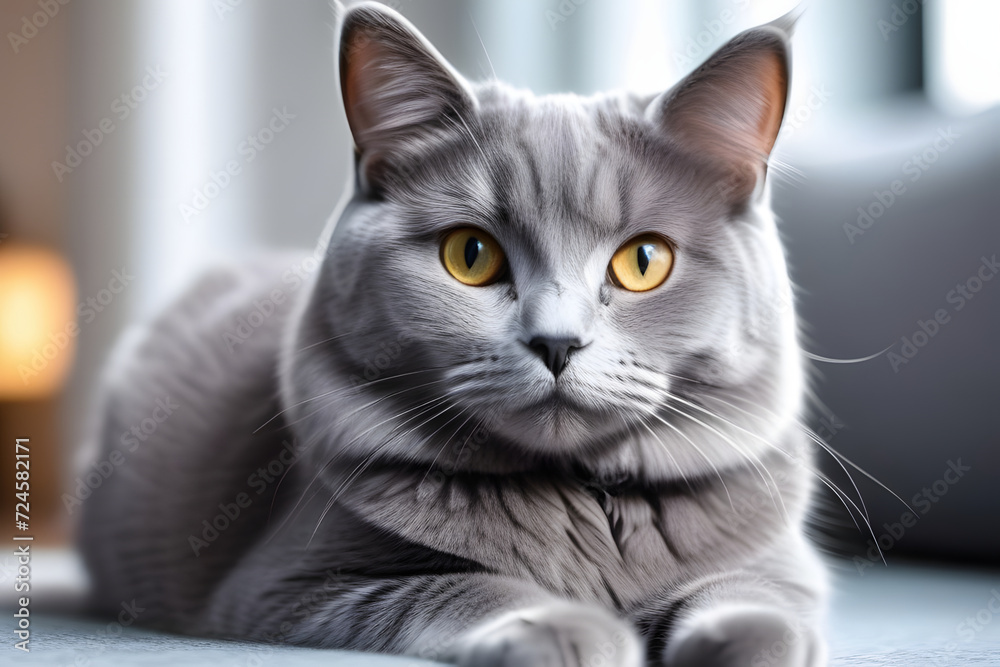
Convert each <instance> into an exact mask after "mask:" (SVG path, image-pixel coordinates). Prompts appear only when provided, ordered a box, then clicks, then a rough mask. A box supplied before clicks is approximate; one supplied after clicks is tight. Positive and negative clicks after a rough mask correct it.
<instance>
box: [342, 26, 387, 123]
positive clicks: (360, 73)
mask: <svg viewBox="0 0 1000 667" xmlns="http://www.w3.org/2000/svg"><path fill="white" fill-rule="evenodd" d="M378 51H379V49H378V46H377V44H376V40H374V39H372V38H371V37H370V36H369V35H367V34H366V33H365V32H364V31H358V32H357V33H356V34H355V35H352V36H351V41H350V44H349V45H348V48H347V58H346V59H345V61H344V63H345V67H344V70H343V72H342V77H343V84H342V85H343V94H344V109H345V111H346V112H347V123H348V125H350V127H351V132H352V133H353V134H354V136H355V137H358V136H359V134H363V133H364V132H365V130H367V129H368V128H370V127H372V126H373V125H374V124H375V123H376V122H377V119H376V118H374V117H373V115H374V114H373V110H372V109H371V108H369V105H367V104H365V103H364V99H365V97H366V95H365V92H366V91H365V90H364V89H363V87H364V86H365V85H366V82H365V71H368V72H369V73H370V72H371V66H372V64H373V63H374V62H375V61H376V60H377V59H378V58H379V56H380V54H379V53H378ZM369 76H370V74H369ZM367 85H368V86H371V85H372V82H370V81H369V82H367ZM367 92H368V93H369V94H370V93H371V91H367Z"/></svg>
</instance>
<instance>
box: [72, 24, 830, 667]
mask: <svg viewBox="0 0 1000 667" xmlns="http://www.w3.org/2000/svg"><path fill="white" fill-rule="evenodd" d="M341 25H342V28H341V40H340V48H339V71H340V81H341V88H342V92H343V98H344V104H345V108H346V110H347V116H348V121H349V124H350V128H351V131H352V134H353V136H354V141H355V144H356V147H357V150H356V155H355V162H356V167H357V168H356V178H355V181H354V183H353V187H352V188H351V192H350V193H349V196H348V197H347V198H346V199H345V201H344V203H343V204H342V205H341V207H340V209H339V211H338V212H337V213H336V214H335V215H334V217H333V219H332V222H333V224H332V225H331V227H330V229H329V230H328V233H327V235H326V236H325V237H324V240H323V242H322V243H321V245H320V246H319V247H320V248H321V251H320V252H319V255H318V268H316V269H315V270H314V271H312V272H310V271H309V270H308V269H309V268H311V264H310V262H312V261H313V260H312V259H310V258H305V259H303V258H300V257H296V258H289V257H270V258H263V259H259V260H256V261H254V262H250V263H246V264H243V265H239V266H232V267H225V268H220V269H219V270H218V271H216V272H214V273H212V274H211V275H209V276H207V277H205V278H204V279H203V280H202V281H201V282H199V283H198V284H197V285H196V286H195V287H194V288H193V289H192V290H191V291H190V292H189V293H187V294H186V295H185V296H184V297H183V298H181V299H180V300H179V301H178V302H176V303H175V304H174V305H173V306H172V307H171V308H170V309H169V310H168V311H167V312H165V313H164V314H163V315H162V316H161V317H159V318H158V319H157V320H155V321H154V322H153V323H152V324H151V326H149V327H148V328H146V329H145V330H144V331H143V332H142V333H141V334H140V335H138V336H133V337H132V338H131V342H130V343H129V344H128V345H125V346H123V347H122V349H121V350H120V351H119V354H118V355H117V357H116V361H115V363H114V364H113V365H112V368H111V371H110V372H109V374H108V377H109V380H108V385H109V386H108V388H107V391H106V397H107V398H106V402H105V406H104V408H103V411H102V419H101V423H100V430H99V441H100V443H101V447H102V448H103V451H102V456H103V457H111V456H113V455H114V453H115V451H116V450H119V452H118V455H119V457H120V458H124V459H125V460H124V462H123V463H122V464H121V465H120V466H117V467H116V469H115V471H114V473H113V474H112V475H110V476H109V477H108V479H107V480H106V481H105V482H104V483H103V484H102V485H101V486H100V488H98V489H97V490H96V491H95V492H94V493H93V495H92V497H90V498H89V499H88V500H87V501H86V503H85V506H84V518H83V525H82V530H81V543H82V549H83V552H84V554H85V558H86V561H87V564H88V567H89V570H90V572H91V574H92V579H93V590H94V596H95V602H96V603H97V604H98V605H99V606H101V607H102V608H105V609H108V610H112V609H117V608H120V605H121V604H122V602H126V603H131V602H132V601H135V604H136V605H137V607H138V608H141V609H142V610H143V611H142V613H140V614H139V615H138V616H139V617H138V621H139V622H141V623H146V624H148V625H152V626H155V627H161V628H166V629H170V630H174V631H180V632H186V633H196V634H202V635H213V636H224V637H236V638H248V639H254V640H262V641H271V642H278V643H291V644H300V645H309V646H316V647H330V648H344V649H358V650H363V651H384V652H392V653H400V654H408V655H412V656H419V657H425V658H430V659H435V660H442V661H451V662H456V663H458V664H460V665H510V666H515V665H516V666H521V665H579V666H581V667H590V666H594V667H598V666H600V665H620V666H635V665H640V664H651V665H695V664H698V665H752V666H753V667H757V666H758V665H786V666H792V665H794V666H810V667H812V666H816V665H821V664H825V662H826V657H825V649H824V644H823V641H822V638H821V633H820V631H819V628H820V626H821V615H822V607H823V599H824V595H825V593H824V590H825V584H824V581H825V580H824V574H823V568H822V567H821V565H820V561H819V559H818V557H817V556H816V554H815V553H814V552H813V549H812V547H811V546H810V545H809V544H808V543H807V541H806V539H805V538H804V537H803V534H802V522H803V516H804V514H805V512H806V509H807V505H808V501H809V496H810V491H811V488H812V480H813V478H814V473H813V472H812V468H811V462H810V455H809V451H810V449H809V447H807V442H806V435H805V433H804V432H803V430H802V428H801V427H800V426H799V423H798V421H797V419H798V416H799V414H800V412H801V410H802V404H803V393H804V379H803V370H802V356H801V354H802V353H801V352H800V349H799V346H798V343H797V326H796V321H795V317H794V312H793V310H792V309H791V308H787V307H784V306H785V304H789V303H791V300H792V297H791V288H790V283H789V280H788V277H787V270H786V266H785V260H784V256H783V251H782V247H781V244H780V242H779V235H778V231H777V229H776V224H775V221H774V219H773V216H772V214H771V213H770V211H769V208H768V187H767V185H766V183H767V182H766V180H765V175H766V166H767V161H768V156H769V154H770V151H771V149H772V146H773V144H774V141H775V138H776V136H777V133H778V129H779V127H780V124H781V119H782V115H783V113H784V108H785V104H786V97H787V89H788V81H789V65H788V53H787V52H788V46H787V31H788V26H787V22H785V23H783V22H780V21H779V22H777V23H775V24H771V25H767V26H763V27H760V28H757V29H754V30H750V31H748V32H745V33H743V34H741V35H739V36H737V37H736V38H735V39H733V40H732V41H731V42H729V43H728V44H726V45H725V46H724V47H722V48H721V49H720V50H719V51H718V52H717V53H715V54H714V55H713V56H712V57H711V58H710V59H709V60H708V61H707V62H706V63H705V64H704V65H702V66H701V67H699V68H698V69H697V70H696V71H695V72H694V73H692V74H691V75H690V76H688V77H687V78H685V79H684V80H683V81H681V82H680V83H679V84H678V85H676V86H675V87H674V88H672V89H671V90H669V91H667V92H665V93H663V94H661V95H657V96H650V97H641V96H636V95H630V94H608V95H602V96H596V97H590V98H581V97H576V96H572V95H560V96H551V97H535V96H532V95H531V94H530V93H527V92H523V91H518V90H513V89H511V88H509V87H507V86H505V85H503V84H501V83H498V82H495V81H489V82H486V83H482V84H478V85H472V84H469V83H468V82H466V81H465V80H464V79H463V78H462V77H461V76H460V75H459V74H457V73H456V72H455V71H454V70H453V69H452V68H451V67H450V66H449V65H448V64H447V63H446V62H445V61H444V60H443V59H442V57H441V56H440V55H439V54H438V53H437V52H436V51H435V50H434V48H433V47H432V46H431V45H430V44H428V43H427V42H426V41H425V40H424V39H423V37H422V36H421V35H420V34H419V33H418V32H417V31H416V30H415V29H414V28H413V27H412V26H411V25H410V24H409V23H408V22H407V21H406V20H405V19H403V18H402V17H400V16H399V15H398V14H396V13H395V12H393V11H391V10H389V9H386V8H384V7H382V6H379V5H375V4H365V5H360V6H357V7H354V8H352V9H350V10H348V11H347V12H346V13H345V14H344V16H343V19H342V24H341ZM302 262H305V263H302ZM303 266H304V267H306V270H302V267H303ZM163 405H169V406H171V409H170V411H169V412H170V414H168V415H166V416H164V418H163V419H160V416H163V410H162V409H161V411H160V413H156V410H157V408H158V406H159V407H160V408H162V406H163ZM151 414H153V415H158V416H156V419H155V420H150V423H154V421H155V423H156V425H155V428H153V429H152V430H150V429H146V428H145V426H144V427H143V429H140V431H139V432H138V433H136V431H135V429H134V428H133V427H134V425H136V424H145V423H146V420H147V418H148V417H149V416H150V415H151ZM140 434H141V436H142V437H141V438H139V437H138V436H139V435H140ZM126 444H127V445H128V446H127V447H126V446H125V445H126ZM116 465H117V464H116Z"/></svg>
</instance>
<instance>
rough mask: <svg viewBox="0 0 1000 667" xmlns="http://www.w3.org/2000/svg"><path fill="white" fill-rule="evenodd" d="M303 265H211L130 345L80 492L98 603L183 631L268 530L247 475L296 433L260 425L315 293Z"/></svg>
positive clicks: (118, 364)
mask: <svg viewBox="0 0 1000 667" xmlns="http://www.w3.org/2000/svg"><path fill="white" fill-rule="evenodd" d="M300 259H301V258H300V257H297V256H294V255H287V254H277V255H273V256H267V257H257V258H254V259H251V260H247V261H245V262H242V263H239V264H235V263H234V264H231V265H229V266H224V267H219V268H217V269H215V270H212V271H210V272H208V273H207V274H205V275H204V276H203V277H202V278H201V279H200V280H198V281H197V282H196V283H195V284H194V285H193V286H192V287H191V288H190V289H189V290H187V291H186V292H185V293H184V294H183V295H182V296H181V297H180V298H179V299H178V300H177V301H175V302H174V303H173V304H172V305H171V306H170V307H169V308H167V309H166V310H165V311H164V312H163V314H161V315H160V316H159V317H158V318H156V319H155V320H154V321H153V322H152V323H151V324H149V325H148V326H145V327H143V328H141V329H139V330H136V331H133V332H130V334H129V335H127V336H125V337H124V338H123V340H122V341H121V343H120V346H119V349H118V350H117V351H116V353H115V358H114V360H113V363H112V364H111V366H110V372H109V373H108V377H107V380H106V386H105V389H104V396H103V401H102V404H101V408H100V410H101V412H100V415H99V418H98V420H97V422H98V423H97V426H98V427H97V430H96V440H97V442H96V443H94V444H95V445H96V449H97V450H98V454H97V456H96V461H97V463H93V464H91V465H90V466H89V467H88V470H87V471H86V473H85V474H84V475H82V476H81V479H82V480H83V481H84V484H83V486H82V487H81V488H80V489H77V497H78V498H79V499H80V500H83V505H82V508H81V509H82V514H83V517H82V521H83V526H82V529H81V537H82V548H83V551H84V557H85V559H86V560H87V563H88V566H89V569H90V572H91V574H92V577H93V582H92V585H93V590H94V594H95V603H96V604H97V605H98V606H100V607H102V608H107V609H114V608H119V607H120V605H121V604H122V603H123V602H125V603H131V602H132V601H133V600H134V603H135V605H136V608H141V609H143V610H144V611H143V612H141V613H142V614H143V616H144V617H143V618H142V619H141V620H142V622H144V623H153V624H157V625H162V626H165V627H171V628H176V629H184V628H183V623H184V619H185V618H189V617H190V616H191V612H193V611H194V610H196V609H197V608H199V606H200V605H201V604H202V602H203V601H204V598H205V597H206V596H207V595H208V593H209V592H210V590H211V588H212V587H213V586H214V584H215V583H216V582H217V581H218V579H219V578H220V577H221V576H222V574H223V573H224V572H225V571H226V570H228V569H229V568H230V567H232V565H233V563H234V562H235V560H236V559H238V558H239V556H240V555H241V554H242V553H243V552H244V550H245V549H246V547H247V546H248V545H249V544H250V543H251V542H252V541H253V540H254V539H255V537H256V535H257V534H258V532H259V527H260V525H261V523H262V522H263V521H266V517H267V513H268V510H269V506H270V499H271V494H272V493H273V489H270V488H266V489H265V490H264V491H265V493H254V491H255V489H252V488H250V487H248V477H249V476H250V475H252V474H253V472H254V471H255V470H257V469H258V468H259V467H260V466H261V465H264V466H267V465H268V463H269V461H270V460H271V459H273V458H275V457H276V456H277V454H278V452H279V451H280V448H281V446H282V438H286V437H290V435H289V434H288V433H287V432H286V431H285V429H283V428H282V427H283V422H282V421H281V419H280V418H279V419H275V420H274V421H272V422H270V423H269V424H267V426H265V427H264V428H262V429H260V430H259V431H258V430H257V429H258V428H260V427H261V426H262V425H264V424H265V422H268V420H269V419H271V418H272V417H274V416H275V415H276V414H277V413H278V412H279V410H280V407H279V399H278V381H277V376H278V357H279V350H280V347H281V341H282V339H283V338H284V330H285V329H286V325H287V323H288V320H289V317H290V315H291V313H292V312H293V311H294V306H295V302H296V301H297V299H298V298H299V297H300V295H301V293H303V292H305V291H306V288H305V286H306V279H305V276H304V275H303V274H302V272H301V271H296V268H297V267H299V266H300V264H299V260H300ZM241 494H242V495H241ZM251 497H252V501H251V502H249V503H248V502H247V501H246V500H245V499H246V498H251ZM220 514H221V515H222V518H221V519H220V518H219V515H220Z"/></svg>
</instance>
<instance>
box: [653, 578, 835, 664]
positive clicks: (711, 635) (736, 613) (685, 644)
mask: <svg viewBox="0 0 1000 667" xmlns="http://www.w3.org/2000/svg"><path fill="white" fill-rule="evenodd" d="M810 598H811V594H810V592H809V591H808V590H803V589H802V588H800V587H799V586H797V585H792V584H779V583H776V582H773V581H766V580H762V579H760V578H759V577H756V576H753V575H749V574H734V575H728V576H722V577H713V578H711V579H706V580H705V581H703V582H699V583H697V584H695V585H693V586H691V587H688V588H687V589H686V590H684V591H678V592H675V593H672V594H669V595H664V596H663V597H662V598H661V599H659V600H657V601H656V602H653V603H651V604H650V605H649V606H647V608H646V609H645V610H644V611H643V612H642V613H641V614H639V615H638V617H637V622H638V623H639V625H640V626H641V627H642V628H643V630H644V631H645V634H647V636H648V637H649V639H650V651H649V657H650V661H651V662H652V663H653V664H654V665H662V666H663V667H693V666H695V665H697V666H698V667H823V665H826V645H825V643H824V641H823V639H822V636H821V633H820V632H819V630H818V623H817V621H816V619H815V614H814V613H812V609H811V603H810Z"/></svg>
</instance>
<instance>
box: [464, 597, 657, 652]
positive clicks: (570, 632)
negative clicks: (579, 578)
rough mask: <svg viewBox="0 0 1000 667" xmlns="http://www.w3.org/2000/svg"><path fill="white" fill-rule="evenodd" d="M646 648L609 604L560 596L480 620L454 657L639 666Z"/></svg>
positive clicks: (465, 636) (629, 625) (465, 637)
mask: <svg viewBox="0 0 1000 667" xmlns="http://www.w3.org/2000/svg"><path fill="white" fill-rule="evenodd" d="M644 652H645V648H644V646H643V643H642V641H641V640H640V638H639V636H638V635H637V634H636V632H635V630H634V629H633V627H632V626H631V624H630V623H628V622H627V621H624V620H622V619H620V618H618V617H617V616H616V615H614V614H612V613H611V612H609V611H607V610H605V609H601V608H598V607H591V606H585V605H582V604H578V603H571V602H562V601H557V602H549V603H546V604H542V605H536V606H532V607H526V608H523V609H516V610H514V611H509V612H506V613H504V614H501V615H500V616H498V617H495V618H492V619H490V620H488V621H486V622H484V623H482V624H480V625H479V626H478V627H475V628H473V629H472V630H471V631H469V632H468V633H466V634H465V635H464V636H462V637H461V638H459V640H458V642H456V645H455V648H454V650H453V651H452V652H451V654H450V655H449V656H448V657H449V658H450V659H451V660H453V661H454V662H456V663H457V664H458V665H460V666H462V667H534V666H535V665H538V666H539V667H542V666H546V667H547V666H549V665H558V666H560V667H592V666H593V665H603V666H606V667H639V666H640V665H642V664H643V657H642V656H643V653H644Z"/></svg>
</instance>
